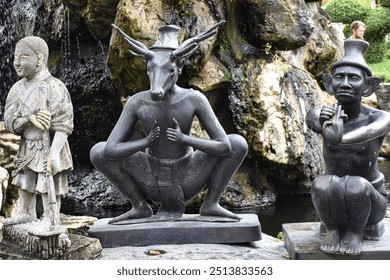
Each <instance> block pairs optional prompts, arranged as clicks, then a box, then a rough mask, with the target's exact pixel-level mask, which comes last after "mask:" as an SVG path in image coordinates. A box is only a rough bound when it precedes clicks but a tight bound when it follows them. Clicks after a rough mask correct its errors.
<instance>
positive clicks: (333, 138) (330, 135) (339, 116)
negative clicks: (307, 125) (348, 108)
mask: <svg viewBox="0 0 390 280" xmlns="http://www.w3.org/2000/svg"><path fill="white" fill-rule="evenodd" d="M346 119H347V115H345V114H344V111H343V110H342V109H341V106H340V105H339V106H337V108H336V109H335V114H334V117H333V119H329V120H326V121H325V122H324V124H323V125H322V135H323V137H324V139H325V140H327V141H329V142H331V143H333V144H338V143H340V142H341V139H342V137H343V131H344V121H345V120H346Z"/></svg>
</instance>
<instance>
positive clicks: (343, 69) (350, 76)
mask: <svg viewBox="0 0 390 280" xmlns="http://www.w3.org/2000/svg"><path fill="white" fill-rule="evenodd" d="M365 82H366V81H365V74H364V71H363V70H362V69H360V68H358V67H354V66H339V67H337V68H336V69H335V70H334V73H333V79H332V88H333V93H334V96H335V97H336V99H337V101H339V102H340V103H351V102H354V101H359V102H360V100H361V98H362V94H363V91H364V85H365Z"/></svg>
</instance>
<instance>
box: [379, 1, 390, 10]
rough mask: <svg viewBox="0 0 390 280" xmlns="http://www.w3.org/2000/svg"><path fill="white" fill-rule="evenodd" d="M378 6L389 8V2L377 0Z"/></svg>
mask: <svg viewBox="0 0 390 280" xmlns="http://www.w3.org/2000/svg"><path fill="white" fill-rule="evenodd" d="M379 5H380V6H381V7H385V8H390V0H379Z"/></svg>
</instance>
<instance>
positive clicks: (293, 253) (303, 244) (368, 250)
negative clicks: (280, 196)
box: [282, 218, 390, 260]
mask: <svg viewBox="0 0 390 280" xmlns="http://www.w3.org/2000/svg"><path fill="white" fill-rule="evenodd" d="M384 224H385V233H384V234H383V236H382V237H381V239H380V240H379V241H371V240H363V244H362V253H361V254H360V255H357V256H353V255H340V254H326V253H324V252H322V251H320V242H321V240H322V238H323V236H321V235H320V234H319V231H320V223H319V222H314V223H290V224H283V225H282V229H283V240H284V244H285V246H286V248H287V251H288V253H289V255H290V257H291V259H295V260H390V219H388V218H386V219H384Z"/></svg>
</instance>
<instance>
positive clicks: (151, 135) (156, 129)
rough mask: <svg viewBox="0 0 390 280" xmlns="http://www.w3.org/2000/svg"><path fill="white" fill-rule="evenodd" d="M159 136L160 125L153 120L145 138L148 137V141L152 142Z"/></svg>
mask: <svg viewBox="0 0 390 280" xmlns="http://www.w3.org/2000/svg"><path fill="white" fill-rule="evenodd" d="M159 137H160V127H159V126H158V125H157V122H156V121H155V122H154V123H153V127H152V130H151V131H150V132H149V134H148V136H146V139H148V142H149V143H152V142H153V141H154V140H156V139H157V138H159Z"/></svg>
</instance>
